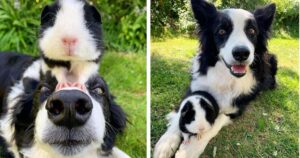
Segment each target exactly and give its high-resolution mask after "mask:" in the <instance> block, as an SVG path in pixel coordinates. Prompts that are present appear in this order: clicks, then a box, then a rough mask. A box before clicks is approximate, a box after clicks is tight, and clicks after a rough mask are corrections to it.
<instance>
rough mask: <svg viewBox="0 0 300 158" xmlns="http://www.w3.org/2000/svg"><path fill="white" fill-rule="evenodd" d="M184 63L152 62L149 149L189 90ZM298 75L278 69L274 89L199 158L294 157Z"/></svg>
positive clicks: (158, 59) (161, 59)
mask: <svg viewBox="0 0 300 158" xmlns="http://www.w3.org/2000/svg"><path fill="white" fill-rule="evenodd" d="M190 65H191V63H189V62H187V61H185V60H178V59H176V60H175V59H169V58H164V57H162V56H159V55H156V54H155V55H152V59H151V67H152V68H151V146H152V148H153V147H154V145H155V143H156V142H157V140H158V139H159V137H160V136H161V135H162V134H163V133H164V132H165V130H166V120H165V116H166V114H168V113H169V112H170V111H171V110H172V109H173V108H174V107H175V106H177V105H178V104H179V102H180V100H181V97H182V96H183V94H184V93H185V90H186V88H187V86H188V85H189V81H190V76H189V67H190ZM298 77H299V75H298V73H297V72H296V71H294V70H292V69H290V68H287V67H280V68H279V71H278V74H277V82H278V86H277V88H276V89H275V90H268V91H265V92H262V93H261V94H260V95H259V96H258V97H257V98H256V100H254V101H253V102H251V103H250V105H249V108H248V109H247V111H246V112H245V114H244V115H243V116H242V117H240V118H239V119H237V120H235V122H234V124H233V125H230V127H225V128H223V130H221V132H220V134H219V135H218V136H217V137H216V138H214V139H213V140H212V141H211V142H210V144H209V145H208V147H207V149H206V150H205V153H204V154H203V155H202V156H201V157H212V155H213V154H212V153H213V150H214V148H217V157H274V155H278V156H279V157H297V156H298V154H299V153H298V150H297V149H298V109H299V108H298V97H299V96H298V87H299V85H298V80H299V79H298Z"/></svg>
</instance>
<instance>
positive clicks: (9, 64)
mask: <svg viewBox="0 0 300 158" xmlns="http://www.w3.org/2000/svg"><path fill="white" fill-rule="evenodd" d="M35 60H36V58H32V57H29V56H26V55H22V54H18V53H15V52H0V67H1V69H0V107H1V108H0V118H1V117H2V115H3V114H4V113H6V112H7V105H6V103H5V101H4V100H6V99H5V98H6V97H7V93H8V91H9V90H10V89H9V88H10V87H11V86H13V84H14V83H15V82H16V81H19V80H20V79H21V77H22V75H23V73H24V71H25V70H26V69H27V67H28V66H29V65H31V64H32V63H33V62H34V61H35Z"/></svg>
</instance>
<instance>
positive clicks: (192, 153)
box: [175, 114, 231, 158]
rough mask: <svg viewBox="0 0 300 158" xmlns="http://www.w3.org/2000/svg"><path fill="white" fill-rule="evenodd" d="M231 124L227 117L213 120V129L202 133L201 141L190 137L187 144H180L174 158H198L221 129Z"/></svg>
mask: <svg viewBox="0 0 300 158" xmlns="http://www.w3.org/2000/svg"><path fill="white" fill-rule="evenodd" d="M229 123H231V119H230V117H229V116H227V115H225V114H220V115H219V116H218V118H217V119H216V120H215V123H214V125H213V127H212V128H211V129H210V130H209V131H207V132H206V133H204V134H203V135H202V137H201V139H198V138H197V137H191V138H190V142H189V143H188V144H181V145H180V147H179V150H178V151H177V152H176V155H175V157H176V158H198V157H199V156H200V155H201V154H202V153H203V152H204V150H205V148H206V146H207V144H208V143H209V141H210V140H211V139H212V138H213V137H215V136H216V135H217V134H218V133H219V131H220V130H221V129H222V127H224V126H226V125H228V124H229Z"/></svg>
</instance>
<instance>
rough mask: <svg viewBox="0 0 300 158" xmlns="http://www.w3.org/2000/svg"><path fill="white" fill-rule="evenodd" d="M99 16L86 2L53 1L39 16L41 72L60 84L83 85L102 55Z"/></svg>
mask: <svg viewBox="0 0 300 158" xmlns="http://www.w3.org/2000/svg"><path fill="white" fill-rule="evenodd" d="M101 23H102V22H101V16H100V13H99V12H98V11H97V9H96V8H95V7H94V6H92V5H90V4H89V3H87V2H86V1H85V0H56V1H55V2H54V3H53V4H51V5H47V6H45V8H44V9H43V11H42V14H41V28H40V36H39V48H40V51H41V56H42V58H43V59H44V64H43V71H44V72H47V71H48V70H51V72H52V73H53V74H55V76H56V77H57V78H58V80H59V82H60V83H63V82H81V83H84V82H86V80H87V78H86V77H85V76H90V74H94V73H95V72H98V69H99V61H100V58H101V55H102V54H103V50H104V49H103V47H104V46H103V40H102V31H101V29H102V26H101Z"/></svg>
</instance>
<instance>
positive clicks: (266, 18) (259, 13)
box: [254, 3, 276, 31]
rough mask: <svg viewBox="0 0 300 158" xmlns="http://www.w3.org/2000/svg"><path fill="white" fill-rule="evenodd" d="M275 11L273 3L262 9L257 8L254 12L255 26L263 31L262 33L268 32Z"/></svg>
mask: <svg viewBox="0 0 300 158" xmlns="http://www.w3.org/2000/svg"><path fill="white" fill-rule="evenodd" d="M275 11H276V5H275V3H272V4H269V5H266V6H264V7H262V8H258V9H256V10H255V11H254V17H255V19H256V22H257V24H258V25H259V26H260V27H261V28H262V29H263V31H269V30H270V27H271V24H272V22H273V19H274V15H275Z"/></svg>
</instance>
